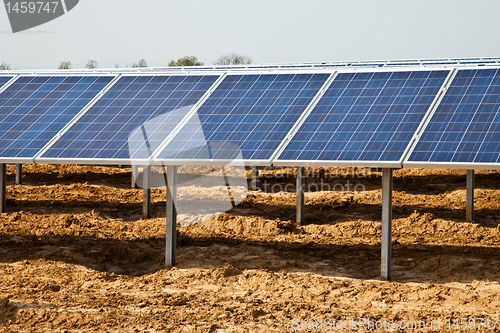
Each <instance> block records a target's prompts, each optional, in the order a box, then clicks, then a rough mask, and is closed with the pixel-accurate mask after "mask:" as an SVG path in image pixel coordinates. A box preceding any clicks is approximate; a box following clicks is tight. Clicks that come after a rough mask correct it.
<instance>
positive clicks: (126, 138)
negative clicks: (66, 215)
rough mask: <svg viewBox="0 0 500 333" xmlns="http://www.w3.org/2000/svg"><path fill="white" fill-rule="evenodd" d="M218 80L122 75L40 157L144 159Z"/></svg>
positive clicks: (46, 158) (45, 158)
mask: <svg viewBox="0 0 500 333" xmlns="http://www.w3.org/2000/svg"><path fill="white" fill-rule="evenodd" d="M217 78H218V76H214V75H208V76H174V75H171V76H124V77H121V78H120V79H119V80H118V82H117V83H115V84H114V85H113V86H112V87H111V88H110V89H109V90H108V91H107V92H106V93H105V94H104V95H103V96H102V97H101V98H100V99H99V101H97V103H95V104H94V105H93V106H92V107H91V108H90V109H89V110H88V111H87V112H86V113H85V114H84V115H83V116H82V117H81V118H80V119H78V121H77V122H76V123H75V124H74V125H73V126H71V128H69V129H68V130H67V131H66V132H65V133H64V134H63V135H62V136H61V138H59V139H58V140H57V141H56V142H55V143H54V144H53V145H52V146H51V147H50V148H49V149H48V150H47V151H46V152H44V153H43V154H42V156H41V158H40V160H41V161H44V160H57V159H66V160H71V159H75V160H87V159H89V160H101V162H102V161H103V160H116V159H123V160H127V159H146V160H147V159H149V158H150V156H151V154H152V153H153V152H154V151H155V150H156V148H157V147H158V146H159V145H160V143H162V141H163V140H165V138H166V137H167V136H168V134H170V132H171V131H172V130H173V128H174V127H175V126H176V125H177V124H178V123H179V122H180V121H181V120H182V119H183V118H184V117H185V115H186V114H187V112H189V110H191V109H192V107H193V106H194V105H195V104H196V103H197V102H198V101H199V100H200V98H201V97H202V96H203V95H204V94H205V93H206V92H207V90H208V89H209V88H210V87H211V86H212V84H213V83H214V82H215V81H216V80H217Z"/></svg>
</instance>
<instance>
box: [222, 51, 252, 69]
mask: <svg viewBox="0 0 500 333" xmlns="http://www.w3.org/2000/svg"><path fill="white" fill-rule="evenodd" d="M251 63H252V59H251V58H249V57H247V56H242V55H239V54H236V53H231V54H224V55H222V56H220V57H219V59H217V60H216V61H215V62H214V65H217V66H226V65H249V64H251Z"/></svg>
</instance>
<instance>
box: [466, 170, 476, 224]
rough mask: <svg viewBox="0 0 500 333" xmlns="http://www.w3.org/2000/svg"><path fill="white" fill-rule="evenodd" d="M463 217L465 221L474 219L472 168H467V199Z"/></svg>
mask: <svg viewBox="0 0 500 333" xmlns="http://www.w3.org/2000/svg"><path fill="white" fill-rule="evenodd" d="M465 205H466V208H465V217H466V220H467V222H473V221H474V170H467V200H466V204H465Z"/></svg>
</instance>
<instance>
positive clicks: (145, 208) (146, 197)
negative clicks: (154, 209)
mask: <svg viewBox="0 0 500 333" xmlns="http://www.w3.org/2000/svg"><path fill="white" fill-rule="evenodd" d="M143 173H144V175H143V179H142V181H143V186H142V201H143V204H142V216H143V217H144V218H145V219H149V218H151V166H150V165H148V166H144V172H143Z"/></svg>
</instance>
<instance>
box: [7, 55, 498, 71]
mask: <svg viewBox="0 0 500 333" xmlns="http://www.w3.org/2000/svg"><path fill="white" fill-rule="evenodd" d="M498 65H500V58H498V57H475V58H438V59H406V60H367V61H354V62H346V61H324V62H295V63H285V64H248V65H230V66H229V65H228V66H189V67H145V68H107V69H100V68H97V69H92V70H89V69H74V70H48V71H29V70H18V71H10V73H12V74H16V75H17V74H20V75H24V74H38V75H68V74H78V75H81V74H86V73H93V74H98V75H101V74H103V73H107V74H112V73H120V74H125V73H128V74H133V73H155V72H161V73H186V72H210V71H212V72H221V71H225V72H228V71H240V72H241V71H281V70H295V71H300V70H311V69H325V68H329V69H341V68H352V69H357V68H358V69H363V68H394V67H431V68H432V67H441V68H442V67H461V66H468V67H470V66H478V67H484V66H498Z"/></svg>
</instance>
